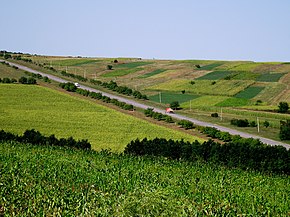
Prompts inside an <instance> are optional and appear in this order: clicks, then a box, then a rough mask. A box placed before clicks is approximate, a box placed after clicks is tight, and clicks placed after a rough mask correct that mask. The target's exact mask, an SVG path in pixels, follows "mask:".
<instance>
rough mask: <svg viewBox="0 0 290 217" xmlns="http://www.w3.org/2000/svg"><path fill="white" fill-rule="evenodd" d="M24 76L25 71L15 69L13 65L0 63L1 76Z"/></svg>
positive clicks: (16, 77) (17, 77)
mask: <svg viewBox="0 0 290 217" xmlns="http://www.w3.org/2000/svg"><path fill="white" fill-rule="evenodd" d="M22 76H26V75H25V73H24V71H22V70H20V69H17V70H16V69H14V68H12V67H11V66H7V65H4V64H3V63H0V78H15V79H17V80H18V79H19V78H20V77H22Z"/></svg>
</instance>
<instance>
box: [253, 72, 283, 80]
mask: <svg viewBox="0 0 290 217" xmlns="http://www.w3.org/2000/svg"><path fill="white" fill-rule="evenodd" d="M283 75H285V73H265V74H261V75H260V76H259V77H257V79H256V81H261V82H278V81H279V80H280V78H281V77H282V76H283Z"/></svg>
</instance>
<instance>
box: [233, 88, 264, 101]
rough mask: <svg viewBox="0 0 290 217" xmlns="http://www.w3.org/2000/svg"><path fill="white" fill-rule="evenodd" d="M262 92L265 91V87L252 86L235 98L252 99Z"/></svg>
mask: <svg viewBox="0 0 290 217" xmlns="http://www.w3.org/2000/svg"><path fill="white" fill-rule="evenodd" d="M262 90H264V87H255V86H251V87H248V88H246V89H244V90H243V91H241V92H239V93H238V94H236V95H235V97H236V98H243V99H252V98H254V97H255V96H257V95H258V94H259V93H260V92H261V91H262Z"/></svg>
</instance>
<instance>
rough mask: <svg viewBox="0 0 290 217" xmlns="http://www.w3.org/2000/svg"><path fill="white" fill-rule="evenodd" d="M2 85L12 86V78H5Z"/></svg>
mask: <svg viewBox="0 0 290 217" xmlns="http://www.w3.org/2000/svg"><path fill="white" fill-rule="evenodd" d="M2 83H6V84H10V83H11V80H10V78H3V80H2Z"/></svg>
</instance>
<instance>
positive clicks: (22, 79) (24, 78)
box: [18, 77, 27, 84]
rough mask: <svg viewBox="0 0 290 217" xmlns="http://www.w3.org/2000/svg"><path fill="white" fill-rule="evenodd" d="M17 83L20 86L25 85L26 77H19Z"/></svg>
mask: <svg viewBox="0 0 290 217" xmlns="http://www.w3.org/2000/svg"><path fill="white" fill-rule="evenodd" d="M18 82H19V83H21V84H27V78H26V77H21V78H19V80H18Z"/></svg>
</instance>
